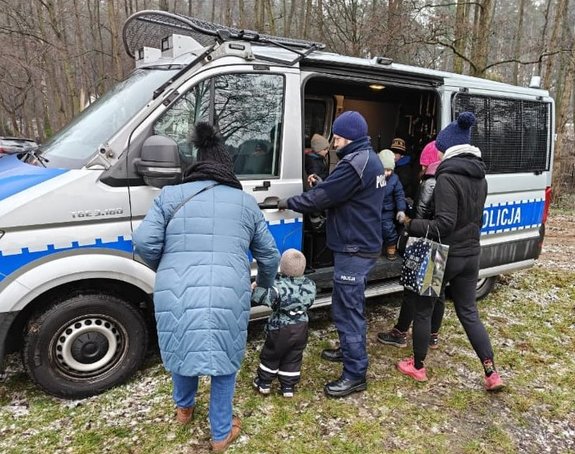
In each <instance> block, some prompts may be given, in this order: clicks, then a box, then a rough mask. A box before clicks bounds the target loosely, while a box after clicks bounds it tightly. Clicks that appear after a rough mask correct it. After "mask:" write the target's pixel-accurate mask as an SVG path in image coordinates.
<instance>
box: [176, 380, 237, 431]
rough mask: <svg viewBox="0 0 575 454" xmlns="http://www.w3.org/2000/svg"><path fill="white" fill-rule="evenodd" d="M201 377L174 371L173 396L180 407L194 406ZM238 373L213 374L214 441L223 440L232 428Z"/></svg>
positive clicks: (212, 420)
mask: <svg viewBox="0 0 575 454" xmlns="http://www.w3.org/2000/svg"><path fill="white" fill-rule="evenodd" d="M198 379H199V377H197V376H196V377H186V376H184V375H179V374H174V373H172V382H173V383H174V392H173V397H174V401H175V402H176V405H177V406H178V407H180V408H189V407H193V406H194V404H195V402H196V392H197V391H198ZM235 387H236V374H235V373H233V374H230V375H217V376H216V375H212V376H211V390H210V427H211V430H212V439H213V440H214V441H220V440H223V439H224V438H226V437H227V436H228V434H229V433H230V431H231V430H232V416H233V413H232V411H233V406H232V400H233V398H234V391H235Z"/></svg>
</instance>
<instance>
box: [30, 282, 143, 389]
mask: <svg viewBox="0 0 575 454" xmlns="http://www.w3.org/2000/svg"><path fill="white" fill-rule="evenodd" d="M147 343H148V330H147V326H146V322H145V320H144V318H143V316H142V314H141V313H140V312H139V311H138V310H137V309H136V308H134V307H133V306H132V305H130V304H129V303H127V302H126V301H123V300H121V299H119V298H117V297H115V296H111V295H102V294H96V293H92V294H81V295H80V294H79V295H75V296H71V297H69V298H68V299H65V300H64V301H62V302H60V303H57V304H55V305H54V306H52V307H51V308H50V309H48V310H47V311H46V312H44V313H42V314H41V315H39V316H38V317H37V318H35V319H33V320H31V321H30V322H29V323H28V326H27V330H26V333H25V339H24V348H23V350H22V362H23V364H24V367H25V368H26V371H27V373H28V375H29V376H30V377H31V378H32V380H33V381H34V382H35V383H36V384H37V385H38V386H39V387H40V388H42V389H43V390H44V391H46V392H47V393H49V394H51V395H53V396H57V397H63V398H68V399H78V398H83V397H88V396H92V395H95V394H99V393H101V392H103V391H105V390H107V389H109V388H111V387H113V386H116V385H118V384H120V383H123V382H124V381H126V380H127V379H128V378H130V377H131V376H132V375H133V374H134V373H135V372H136V371H137V370H138V369H139V368H140V367H141V365H142V362H143V360H144V355H145V353H146V349H147Z"/></svg>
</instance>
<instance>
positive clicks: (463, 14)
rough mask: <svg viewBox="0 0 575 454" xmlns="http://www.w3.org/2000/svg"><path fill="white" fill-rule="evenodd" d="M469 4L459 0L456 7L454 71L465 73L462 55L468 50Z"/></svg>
mask: <svg viewBox="0 0 575 454" xmlns="http://www.w3.org/2000/svg"><path fill="white" fill-rule="evenodd" d="M469 10H470V9H469V4H468V3H467V1H465V0H457V7H456V9H455V27H454V35H455V36H454V40H453V47H454V48H455V55H454V56H453V72H455V73H458V74H463V70H464V67H463V65H464V60H463V58H462V57H461V56H462V55H465V54H466V52H467V34H468V31H469V27H468V24H469Z"/></svg>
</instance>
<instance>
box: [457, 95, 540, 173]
mask: <svg viewBox="0 0 575 454" xmlns="http://www.w3.org/2000/svg"><path fill="white" fill-rule="evenodd" d="M453 109H454V116H453V118H457V115H459V113H461V112H465V111H471V112H473V113H475V116H476V117H477V124H476V126H474V127H473V130H472V133H471V143H472V144H473V145H475V146H477V147H479V148H480V149H481V152H482V155H483V159H484V161H485V164H486V165H487V172H488V173H514V172H541V171H544V170H548V169H549V150H550V137H551V135H550V115H551V104H549V103H544V102H537V101H525V100H519V99H508V98H494V97H486V96H477V95H469V94H465V93H458V94H457V95H455V98H454V101H453Z"/></svg>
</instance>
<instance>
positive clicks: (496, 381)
mask: <svg viewBox="0 0 575 454" xmlns="http://www.w3.org/2000/svg"><path fill="white" fill-rule="evenodd" d="M503 388H505V385H504V384H503V381H502V380H501V377H500V376H499V374H498V373H497V372H493V373H492V374H491V375H490V376H489V377H488V376H485V390H486V391H501V390H502V389H503Z"/></svg>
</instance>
